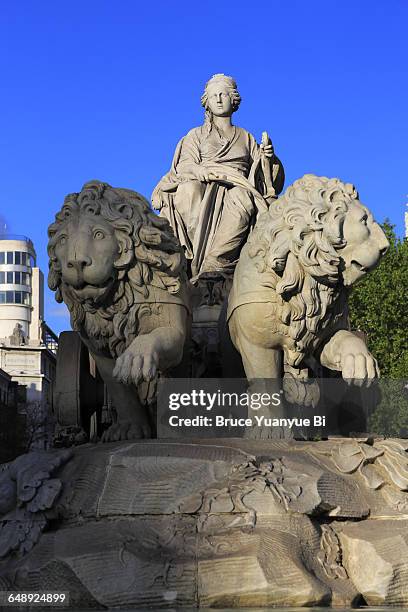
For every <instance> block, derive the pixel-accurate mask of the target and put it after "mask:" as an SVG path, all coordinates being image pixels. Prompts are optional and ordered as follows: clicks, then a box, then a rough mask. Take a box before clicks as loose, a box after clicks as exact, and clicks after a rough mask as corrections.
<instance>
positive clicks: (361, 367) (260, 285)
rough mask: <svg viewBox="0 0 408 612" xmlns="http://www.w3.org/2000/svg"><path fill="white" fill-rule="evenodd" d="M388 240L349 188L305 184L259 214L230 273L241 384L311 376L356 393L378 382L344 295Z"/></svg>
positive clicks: (330, 182) (318, 181)
mask: <svg viewBox="0 0 408 612" xmlns="http://www.w3.org/2000/svg"><path fill="white" fill-rule="evenodd" d="M387 248H388V241H387V238H386V236H385V234H384V232H383V231H382V229H381V228H380V226H379V225H378V224H377V223H376V222H375V221H374V219H373V217H372V215H371V213H370V211H369V210H368V209H367V208H366V207H365V206H363V204H361V203H360V201H359V199H358V194H357V191H356V189H355V187H354V186H353V185H351V184H349V183H342V182H341V181H340V180H339V179H336V178H332V179H329V178H326V177H319V176H314V175H312V174H306V175H305V176H304V177H303V178H301V179H299V180H297V181H295V182H294V183H293V185H291V186H290V187H288V189H287V190H286V192H285V193H284V194H283V195H282V196H281V197H280V198H279V199H278V200H276V201H275V202H274V203H272V204H271V206H270V208H269V210H268V211H267V212H265V213H263V214H261V215H260V216H259V218H258V221H257V223H256V225H255V227H254V230H253V232H252V233H251V235H250V237H249V240H248V242H247V244H246V245H245V246H244V248H243V249H242V252H241V256H240V259H239V262H238V265H237V268H236V271H235V275H234V280H233V284H232V289H231V292H230V296H229V301H228V310H227V319H228V324H229V330H230V334H231V338H232V341H233V343H234V345H235V347H236V348H237V350H238V351H239V353H240V354H241V357H242V360H243V365H244V369H245V374H246V376H247V378H248V379H256V378H258V379H260V378H262V379H267V378H269V379H270V378H272V379H279V378H281V377H282V376H285V375H289V376H293V377H295V378H296V377H298V378H299V379H302V378H303V379H307V376H308V374H309V372H314V373H316V371H318V369H319V366H324V367H326V368H329V369H331V370H337V371H339V372H341V373H342V376H343V378H344V379H346V380H348V381H350V380H355V382H356V383H357V384H362V383H363V382H364V381H367V382H368V383H369V382H370V381H371V380H372V379H373V378H374V377H376V376H378V374H379V372H378V366H377V363H376V360H375V359H374V357H373V356H372V355H371V354H370V352H369V351H368V349H367V346H366V344H365V342H364V341H363V340H362V339H361V338H360V337H358V336H357V335H355V334H354V333H352V332H351V331H349V319H348V309H347V296H348V291H349V287H350V286H351V285H352V284H354V283H355V282H356V281H358V280H359V279H361V278H362V277H363V276H364V275H365V274H367V272H369V271H370V270H372V269H373V268H374V267H375V266H376V265H377V264H378V262H379V261H380V258H381V257H382V256H383V255H384V254H385V252H386V251H387Z"/></svg>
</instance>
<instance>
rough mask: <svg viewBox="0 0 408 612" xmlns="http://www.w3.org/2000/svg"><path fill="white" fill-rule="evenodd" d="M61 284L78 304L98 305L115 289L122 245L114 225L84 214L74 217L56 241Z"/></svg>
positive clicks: (62, 227) (60, 231)
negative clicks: (117, 265)
mask: <svg viewBox="0 0 408 612" xmlns="http://www.w3.org/2000/svg"><path fill="white" fill-rule="evenodd" d="M53 242H54V244H55V257H56V259H57V265H58V267H59V269H60V272H61V277H62V281H63V282H64V283H65V285H67V286H68V287H69V288H70V291H71V293H72V294H73V295H74V297H75V298H76V299H77V300H78V301H79V302H86V301H91V302H99V301H101V300H102V299H103V298H104V297H105V296H106V295H107V293H109V291H110V289H111V288H112V286H113V284H114V282H115V280H116V278H117V269H116V268H115V267H114V262H115V261H116V260H117V259H118V256H119V244H118V240H117V238H116V235H115V232H114V228H113V227H112V224H110V223H109V222H108V221H106V220H105V219H104V218H103V217H102V216H95V215H93V214H89V213H86V212H85V211H82V212H79V213H78V214H75V215H72V216H71V217H69V219H67V221H66V222H65V223H63V224H62V225H61V226H60V228H59V231H58V232H57V234H56V235H55V236H54V238H53Z"/></svg>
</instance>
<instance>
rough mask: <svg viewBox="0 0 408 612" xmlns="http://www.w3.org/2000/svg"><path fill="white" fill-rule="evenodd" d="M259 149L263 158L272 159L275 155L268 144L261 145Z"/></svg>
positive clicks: (271, 146)
mask: <svg viewBox="0 0 408 612" xmlns="http://www.w3.org/2000/svg"><path fill="white" fill-rule="evenodd" d="M260 149H261V153H262V154H263V155H264V156H265V157H269V158H270V157H273V156H274V154H275V151H274V148H273V145H272V144H271V143H270V144H261V145H260Z"/></svg>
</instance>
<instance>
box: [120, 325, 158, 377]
mask: <svg viewBox="0 0 408 612" xmlns="http://www.w3.org/2000/svg"><path fill="white" fill-rule="evenodd" d="M158 367H159V354H158V352H157V350H155V347H154V345H153V343H152V342H151V341H150V340H149V338H148V335H147V336H139V337H138V338H136V339H135V340H134V341H133V342H132V344H131V345H130V346H129V347H128V348H127V349H126V351H124V353H123V354H122V355H120V357H118V359H117V360H116V364H115V367H114V370H113V376H114V378H116V380H118V381H119V382H122V383H124V384H125V385H130V384H132V383H133V384H135V385H138V384H139V383H140V382H141V381H142V380H145V381H146V382H150V381H152V380H153V379H154V378H155V376H156V375H157V370H158Z"/></svg>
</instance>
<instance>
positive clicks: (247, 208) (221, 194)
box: [152, 123, 283, 280]
mask: <svg viewBox="0 0 408 612" xmlns="http://www.w3.org/2000/svg"><path fill="white" fill-rule="evenodd" d="M270 163H271V166H272V168H271V170H272V172H271V174H272V177H274V179H275V185H274V186H276V188H275V190H276V192H277V193H278V192H279V191H280V190H281V189H282V186H283V169H282V165H281V163H280V161H279V160H278V158H277V157H276V156H274V157H273V158H271V160H270ZM192 165H199V166H200V167H201V168H202V169H205V170H206V171H207V172H209V173H210V181H209V182H208V183H200V182H199V181H198V180H197V178H196V177H195V176H194V175H193V174H192V172H191V166H192ZM180 186H183V187H182V188H181V190H182V191H181V190H180V192H179V196H180V194H181V193H182V194H183V196H182V197H181V196H180V197H178V196H177V190H179V189H180ZM186 187H187V188H186ZM190 187H192V188H191V189H190ZM265 192H266V187H265V183H264V179H263V176H262V172H261V153H260V147H259V145H258V144H257V142H256V140H255V138H254V137H253V136H252V135H251V134H250V133H249V132H247V131H246V130H244V129H242V128H239V127H235V126H234V128H233V134H232V137H231V138H230V139H227V138H226V137H225V136H223V135H222V134H220V132H219V131H218V130H217V129H216V128H215V127H214V126H212V127H210V126H209V125H208V124H206V123H205V124H204V125H203V126H201V127H198V128H194V129H192V130H191V131H190V132H189V133H188V134H187V135H186V136H185V137H184V138H182V140H181V141H180V142H179V143H178V145H177V148H176V151H175V154H174V158H173V162H172V166H171V170H170V171H169V172H168V173H167V174H166V175H165V176H164V177H163V178H162V179H161V181H160V182H159V183H158V185H157V187H156V188H155V190H154V192H153V194H152V202H153V206H154V207H155V208H156V209H159V210H160V214H161V215H162V216H164V217H166V218H167V219H168V221H169V222H170V224H171V226H172V228H173V230H174V232H175V234H176V235H177V237H178V238H179V240H180V242H181V244H182V245H183V246H184V248H185V253H186V256H187V258H188V259H190V260H191V273H192V276H193V280H194V279H195V278H197V277H198V276H199V275H200V274H201V273H202V272H213V271H216V272H223V273H226V274H231V273H232V272H233V270H234V268H235V265H236V263H237V261H238V258H239V254H240V250H241V248H242V246H243V244H244V242H245V240H246V237H247V235H248V232H249V231H250V229H251V227H252V225H253V224H254V222H255V218H256V214H257V212H258V211H265V210H267V208H268V203H267V201H266V200H265V198H264V197H263V195H262V193H265Z"/></svg>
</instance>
